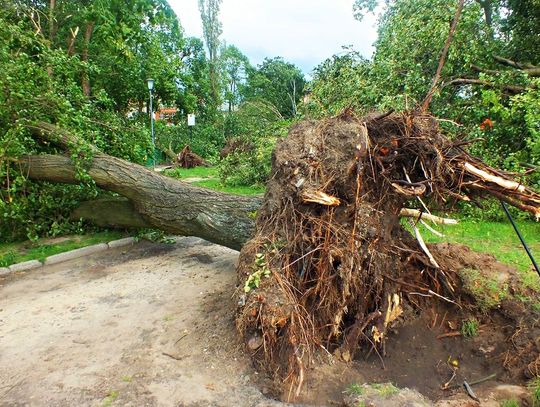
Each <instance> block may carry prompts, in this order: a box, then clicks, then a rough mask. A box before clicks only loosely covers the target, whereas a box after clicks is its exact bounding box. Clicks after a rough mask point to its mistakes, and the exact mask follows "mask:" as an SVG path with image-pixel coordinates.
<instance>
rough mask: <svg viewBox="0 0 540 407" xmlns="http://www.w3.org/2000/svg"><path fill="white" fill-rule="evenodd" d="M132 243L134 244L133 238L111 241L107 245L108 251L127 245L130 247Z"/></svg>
mask: <svg viewBox="0 0 540 407" xmlns="http://www.w3.org/2000/svg"><path fill="white" fill-rule="evenodd" d="M134 243H135V238H134V237H125V238H124V239H118V240H112V241H110V242H109V243H107V244H108V245H109V248H110V249H114V248H116V247H124V246H129V245H132V244H134Z"/></svg>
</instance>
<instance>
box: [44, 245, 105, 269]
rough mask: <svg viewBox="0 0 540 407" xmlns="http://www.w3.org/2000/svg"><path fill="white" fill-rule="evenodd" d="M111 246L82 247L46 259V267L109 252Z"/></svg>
mask: <svg viewBox="0 0 540 407" xmlns="http://www.w3.org/2000/svg"><path fill="white" fill-rule="evenodd" d="M108 248H109V245H108V244H107V243H99V244H94V245H92V246H86V247H81V248H80V249H75V250H71V251H69V252H64V253H59V254H55V255H53V256H49V257H47V258H46V259H45V263H44V264H45V265H46V266H48V265H51V264H57V263H61V262H63V261H67V260H72V259H76V258H79V257H82V256H87V255H89V254H94V253H98V252H102V251H104V250H107V249H108Z"/></svg>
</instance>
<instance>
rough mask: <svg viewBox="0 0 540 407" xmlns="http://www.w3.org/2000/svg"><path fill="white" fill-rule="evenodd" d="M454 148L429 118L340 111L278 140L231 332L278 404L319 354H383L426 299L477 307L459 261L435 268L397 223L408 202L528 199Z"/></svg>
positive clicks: (242, 269)
mask: <svg viewBox="0 0 540 407" xmlns="http://www.w3.org/2000/svg"><path fill="white" fill-rule="evenodd" d="M461 144H463V143H455V142H452V141H450V140H449V139H448V138H446V137H445V136H444V135H443V134H442V133H441V131H440V129H439V127H438V124H437V121H436V120H435V119H433V118H432V117H429V116H415V115H411V114H390V115H379V116H369V117H365V118H362V119H359V118H357V117H355V116H354V115H353V114H352V113H350V112H346V113H344V114H342V115H340V116H338V117H335V118H332V119H328V120H326V121H322V122H313V121H307V122H303V123H300V124H298V125H296V126H295V127H293V128H292V130H291V132H290V134H289V136H288V137H287V138H286V139H284V140H282V141H281V142H280V143H279V144H278V146H277V147H276V150H275V152H274V156H273V170H272V176H271V180H270V182H269V183H268V186H267V193H266V196H265V200H264V203H263V206H262V207H261V209H260V210H259V213H258V216H257V228H256V234H255V236H254V238H253V239H252V240H251V241H249V242H248V243H247V244H246V245H245V246H244V248H243V249H242V251H241V254H240V260H239V264H238V268H237V272H238V278H239V281H240V286H241V288H243V293H242V294H241V296H240V300H239V304H240V306H239V310H238V313H237V326H238V329H239V331H240V333H241V335H242V337H243V338H244V341H245V344H246V346H247V348H248V349H249V351H250V353H251V355H252V357H253V359H254V361H255V362H256V363H257V364H258V366H259V367H261V368H262V369H264V370H266V371H268V372H269V373H270V374H271V375H272V376H273V377H274V378H275V381H276V385H277V386H278V387H280V386H281V385H282V384H285V386H284V389H285V393H286V395H287V396H286V397H287V398H288V399H291V398H294V397H298V396H299V395H300V393H301V390H302V386H303V384H304V381H305V380H306V375H307V372H308V369H309V366H311V365H313V363H314V362H315V361H316V360H317V359H318V358H319V357H320V355H326V357H327V356H329V355H334V356H337V357H338V358H339V359H342V360H344V361H346V362H347V361H351V360H352V359H354V357H355V355H356V354H358V352H360V351H361V350H365V351H368V352H374V353H377V354H380V355H382V356H384V355H385V354H386V350H385V344H386V339H387V336H388V332H389V331H390V330H391V329H392V327H393V326H394V325H395V324H396V323H397V322H398V321H399V320H402V319H403V318H404V316H410V315H413V314H414V313H417V312H420V311H422V310H425V309H429V308H430V307H431V304H433V303H434V302H436V303H438V302H442V303H444V304H446V305H445V306H451V307H456V310H461V309H467V310H476V311H477V312H479V313H480V312H481V311H482V310H481V309H480V307H478V306H477V304H476V303H475V301H474V299H473V298H472V297H471V296H470V295H468V294H469V293H467V292H463V290H462V287H463V284H462V278H461V276H460V274H459V273H458V271H457V270H458V269H463V265H464V264H465V263H466V264H468V265H469V266H470V264H469V262H468V260H467V261H465V263H463V261H464V260H463V259H462V260H461V262H462V263H455V262H456V261H458V260H455V259H453V258H452V256H450V255H448V256H446V258H444V250H443V249H442V248H441V249H440V250H441V251H443V253H442V254H441V258H444V259H443V260H442V262H441V264H438V263H437V261H436V260H435V258H434V257H433V255H432V254H431V253H430V252H429V250H428V249H427V247H426V246H425V245H424V244H423V241H422V240H421V238H418V237H417V238H416V239H415V238H414V237H413V236H412V235H411V234H409V233H408V232H407V231H406V230H405V229H404V228H403V227H402V225H401V224H400V220H399V214H400V212H401V210H402V209H403V207H404V206H405V205H406V203H407V202H409V201H414V200H415V199H416V198H417V197H422V198H423V199H425V200H426V201H427V202H428V203H430V204H432V205H436V204H440V203H442V202H447V201H448V200H449V199H453V198H456V199H470V197H472V196H473V195H475V194H476V195H479V194H480V195H481V194H483V193H486V192H489V193H494V194H498V195H500V196H502V197H508V199H507V200H508V201H512V202H513V203H514V204H519V205H521V206H522V207H528V206H530V203H531V202H534V201H535V199H537V198H536V196H537V195H536V194H535V193H534V192H532V191H529V190H527V189H525V187H522V186H519V184H518V183H516V182H514V181H512V180H510V179H509V178H508V177H507V174H503V173H501V172H498V171H496V170H493V169H490V168H489V167H487V166H485V164H483V163H482V162H480V161H478V160H477V159H475V158H473V157H471V156H470V155H468V154H467V153H466V152H465V151H464V150H463V149H462V148H461V146H460V145H461ZM469 167H470V168H473V169H470V168H469ZM467 168H469V169H467ZM486 174H487V175H486ZM488 179H489V180H488ZM503 181H504V182H503ZM516 185H518V187H519V189H520V191H521V192H519V194H518V195H516V191H517V189H513V188H515V187H516ZM518 201H519V202H518ZM422 202H423V201H422ZM539 202H540V201H539ZM531 208H532V209H531V211H533V213H537V212H538V210H537V209H536V208H535V207H534V208H533V207H531ZM413 226H414V222H413ZM476 260H479V259H476ZM453 262H454V263H455V264H454V263H453ZM456 312H457V311H456ZM470 312H473V311H470Z"/></svg>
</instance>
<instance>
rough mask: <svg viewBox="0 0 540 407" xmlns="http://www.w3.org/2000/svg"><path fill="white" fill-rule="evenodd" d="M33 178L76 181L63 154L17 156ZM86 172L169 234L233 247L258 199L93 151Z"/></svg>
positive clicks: (247, 231)
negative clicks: (157, 171)
mask: <svg viewBox="0 0 540 407" xmlns="http://www.w3.org/2000/svg"><path fill="white" fill-rule="evenodd" d="M21 163H22V164H24V165H26V167H27V171H28V176H29V177H30V178H33V179H36V180H45V181H51V182H60V183H68V184H76V183H79V182H80V181H79V180H78V178H77V171H76V169H75V166H74V165H73V163H72V162H71V160H70V159H69V158H68V157H63V156H57V155H39V156H29V157H26V158H25V159H23V160H21ZM88 174H89V175H90V177H92V179H93V180H94V181H95V183H96V185H97V186H98V187H100V188H102V189H105V190H107V191H112V192H116V193H118V194H120V195H122V196H124V197H126V198H128V199H129V200H130V201H131V202H132V203H133V207H134V208H135V210H136V211H137V212H138V213H139V214H140V215H141V218H142V219H143V221H144V222H146V223H147V224H148V225H149V226H151V227H153V228H157V229H162V230H164V231H167V232H169V233H175V234H178V235H185V236H198V237H201V238H203V239H206V240H208V241H210V242H214V243H217V244H220V245H223V246H226V247H230V248H232V249H235V250H239V249H240V248H241V246H242V245H243V243H244V242H246V241H247V240H248V239H249V237H250V235H251V232H252V231H253V225H254V216H255V213H256V211H257V209H258V208H259V206H260V204H261V201H260V199H258V198H256V197H242V196H237V195H231V194H224V193H221V192H216V191H210V190H208V189H204V188H199V187H195V186H192V185H190V184H188V183H185V182H181V181H178V180H175V179H172V178H168V177H165V176H162V175H160V174H157V173H155V172H153V171H150V170H147V169H146V168H144V167H142V166H140V165H137V164H132V163H129V162H127V161H125V160H122V159H119V158H115V157H111V156H109V155H106V154H102V153H96V154H95V155H94V157H93V160H92V165H91V167H90V169H89V170H88Z"/></svg>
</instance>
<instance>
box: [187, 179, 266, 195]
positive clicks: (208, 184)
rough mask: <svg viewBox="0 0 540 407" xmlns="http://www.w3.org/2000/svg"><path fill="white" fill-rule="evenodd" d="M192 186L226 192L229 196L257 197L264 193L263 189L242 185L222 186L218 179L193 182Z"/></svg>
mask: <svg viewBox="0 0 540 407" xmlns="http://www.w3.org/2000/svg"><path fill="white" fill-rule="evenodd" d="M193 185H197V186H199V187H203V188H208V189H213V190H215V191H221V192H227V193H229V194H237V195H257V194H264V191H265V188H264V187H248V186H243V185H242V186H237V187H229V186H225V185H222V184H221V182H220V181H219V180H218V179H208V180H203V181H196V182H193Z"/></svg>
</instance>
